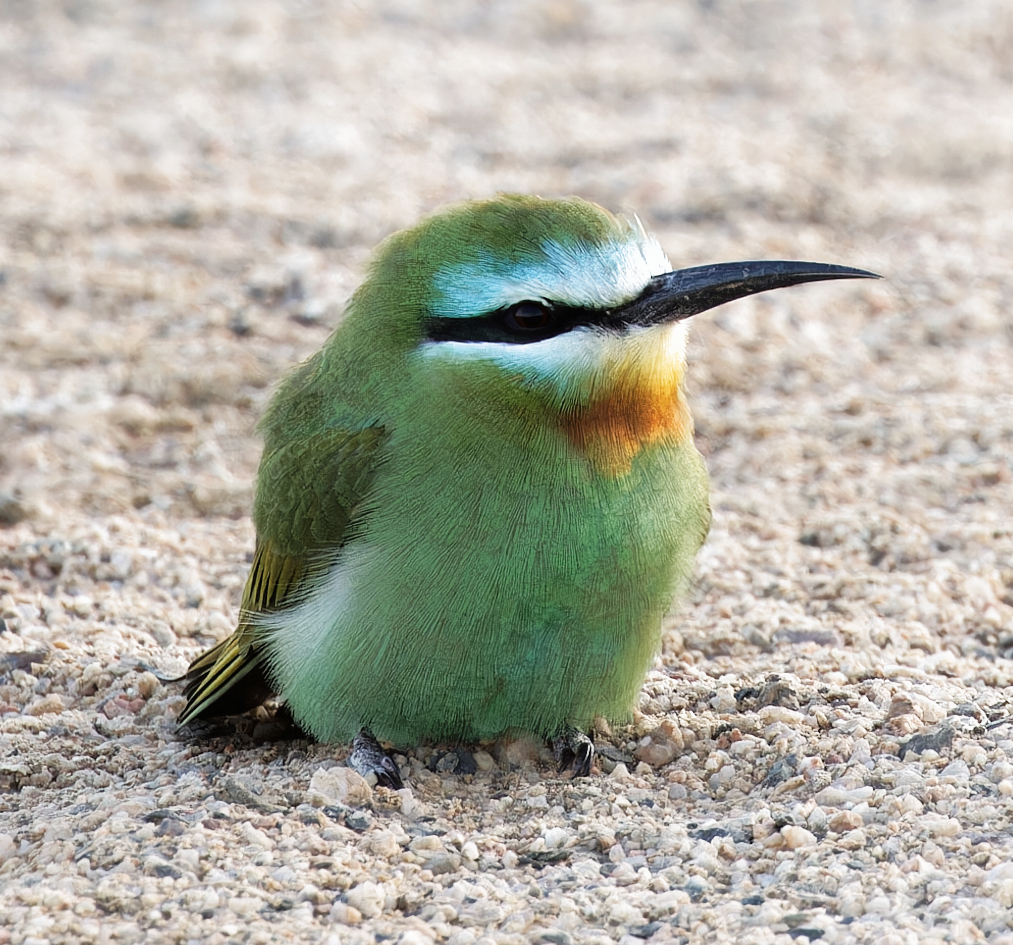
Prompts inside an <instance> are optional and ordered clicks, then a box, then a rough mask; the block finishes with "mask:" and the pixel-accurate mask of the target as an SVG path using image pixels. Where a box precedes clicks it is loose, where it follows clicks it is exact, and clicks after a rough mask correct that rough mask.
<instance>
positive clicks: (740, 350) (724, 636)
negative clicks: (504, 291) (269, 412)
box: [0, 0, 1013, 945]
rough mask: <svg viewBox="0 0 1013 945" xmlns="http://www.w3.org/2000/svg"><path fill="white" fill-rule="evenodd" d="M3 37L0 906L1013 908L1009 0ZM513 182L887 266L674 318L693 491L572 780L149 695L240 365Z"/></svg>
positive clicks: (449, 911)
mask: <svg viewBox="0 0 1013 945" xmlns="http://www.w3.org/2000/svg"><path fill="white" fill-rule="evenodd" d="M0 76H2V79H0V241H2V243H0V245H2V249H0V273H2V275H0V520H2V524H0V616H2V618H3V621H4V627H5V629H4V630H3V632H2V633H0V713H2V715H0V726H2V728H0V732H2V734H0V739H2V741H0V792H2V793H0V943H6V942H12V943H15V945H30V943H41V942H105V941H114V940H115V941H118V942H133V941H142V940H143V941H145V942H184V941H197V940H200V941H204V942H212V943H214V942H224V941H236V942H251V943H256V942H268V941H273V940H276V939H277V940H288V941H299V942H303V941H305V942H309V941H314V942H315V941H331V942H346V941H347V942H353V943H372V942H374V941H390V942H401V943H403V945H419V943H425V942H433V941H440V942H448V943H452V945H468V943H471V942H474V941H477V940H481V941H482V942H501V943H515V942H516V943H520V942H527V941H533V942H551V943H558V945H565V943H568V942H597V941H614V940H618V941H624V942H627V943H632V942H639V941H643V940H650V941H670V940H676V941H683V942H726V941H732V940H738V941H740V942H749V943H752V942H758V943H767V942H776V943H788V942H798V941H807V940H808V941H815V940H817V939H819V940H821V941H825V942H872V941H875V942H877V943H879V945H895V943H916V942H926V941H939V942H943V941H956V942H975V941H988V942H993V943H1000V942H1003V943H1010V942H1013V919H1011V918H1010V916H1011V915H1013V911H1011V907H1013V718H1011V707H1013V662H1011V660H1010V657H1011V655H1013V653H1011V650H1013V524H1011V519H1010V509H1011V505H1013V371H1011V370H1010V365H1011V359H1013V327H1011V325H1013V323H1011V319H1010V314H1009V309H1010V306H1011V304H1013V267H1011V265H1010V246H1011V245H1013V212H1011V208H1013V8H1011V7H1010V6H1009V4H1008V3H1007V2H1006V0H994V2H992V0H970V2H967V3H962V4H947V3H932V2H918V0H880V2H876V3H869V2H864V0H850V2H849V0H844V2H841V0H833V2H831V0H812V2H807V3H800V2H792V0H752V2H750V0H740V2H735V0H716V2H706V3H704V2H700V3H696V4H692V3H681V2H680V3H676V2H650V0H643V2H639V0H638V2H625V3H620V2H618V0H586V2H580V0H550V2H539V3H536V2H530V3H525V2H517V3H498V4H497V3H479V2H476V0H452V2H441V3H437V2H409V0H389V2H376V3H372V2H361V3H353V2H335V3H322V2H320V3H318V2H314V0H302V2H300V0H291V2H287V3H286V2H269V0H246V2H243V3H238V2H236V3H231V2H227V0H221V2H213V0H207V2H200V0H192V2H182V0H179V2H176V0H166V2H160V3H154V2H153V3H150V4H142V3H131V2H113V0H107V2H103V0H39V2H25V0H22V2H15V0H7V2H4V3H2V4H0ZM500 190H507V191H531V192H538V193H542V194H546V195H553V194H568V193H577V194H580V195H582V196H584V197H587V198H590V199H593V200H596V201H598V202H600V203H602V204H604V205H606V206H608V207H610V208H612V209H615V210H620V211H633V212H636V213H638V214H639V215H640V217H641V218H642V219H643V221H644V223H645V225H646V226H648V227H649V228H650V229H652V230H654V231H655V232H657V234H658V235H659V237H660V238H661V241H662V243H663V244H664V246H665V247H666V249H667V250H668V251H669V254H670V256H671V257H672V259H673V261H674V262H675V263H676V264H677V265H692V264H696V263H702V262H710V261H720V260H731V259H742V258H745V259H748V258H764V257H768V258H769V257H775V258H776V257H787V258H802V259H804V258H810V259H818V260H824V261H828V262H842V263H846V264H852V265H858V266H865V267H868V268H871V269H874V270H876V271H878V272H881V273H883V274H884V275H885V276H886V279H885V280H884V281H883V282H881V283H876V284H865V283H861V284H860V283H839V284H836V285H832V286H811V287H805V288H801V289H796V290H791V291H786V292H780V293H775V294H773V295H770V296H763V297H761V298H756V299H752V300H744V301H741V302H738V303H735V304H734V305H733V306H729V307H726V308H724V309H720V310H717V311H715V312H712V313H710V314H708V315H705V316H701V317H700V318H699V319H697V320H696V321H695V322H694V325H693V329H694V334H693V345H692V351H691V356H692V363H691V367H690V380H689V386H690V395H691V398H692V403H693V406H694V412H695V416H696V419H697V431H698V440H699V444H700V448H701V450H702V451H703V452H704V453H705V455H706V457H707V461H708V464H709V467H710V470H711V474H712V476H713V504H714V509H715V524H714V529H713V533H712V535H711V537H710V540H709V542H708V544H707V546H706V547H705V549H704V551H703V553H702V554H701V556H700V560H699V564H698V569H697V574H696V578H695V583H694V585H693V588H692V591H691V593H690V594H689V596H688V599H687V600H686V601H684V602H683V605H682V607H681V610H680V612H679V613H678V614H677V615H675V616H674V617H673V618H672V620H671V621H670V624H669V627H668V630H667V634H666V648H665V652H664V653H663V655H662V657H661V659H660V660H659V663H658V670H657V671H656V672H654V673H652V675H651V676H650V677H649V679H648V681H647V685H646V687H645V692H644V697H643V699H642V704H641V710H642V713H641V714H640V715H639V716H638V718H637V720H636V723H635V725H634V726H633V727H631V728H629V729H618V730H616V731H615V732H614V733H612V736H611V738H608V737H602V739H601V740H602V743H603V744H605V745H608V744H611V745H612V746H613V749H612V752H611V754H612V756H613V757H612V758H605V759H604V762H603V768H602V771H601V772H600V773H599V774H598V775H596V776H595V777H594V778H592V779H590V780H586V781H573V782H571V781H569V780H567V779H566V778H562V777H559V776H557V775H556V774H555V773H554V770H553V768H552V766H551V764H549V763H548V759H547V758H546V757H545V755H544V753H543V752H542V750H541V748H540V747H539V746H536V745H531V744H526V743H524V742H518V743H513V744H512V745H506V746H487V748H488V750H482V751H477V752H476V753H474V754H469V753H460V754H453V753H451V754H449V755H447V754H443V753H442V752H440V751H434V750H433V749H429V748H424V749H419V750H417V751H413V752H410V753H409V754H408V755H407V756H402V758H401V761H402V764H403V769H404V771H405V773H406V774H407V776H408V781H409V784H410V790H408V791H406V792H405V793H403V794H401V795H396V794H395V795H392V794H388V793H385V792H383V791H380V790H378V791H376V792H373V793H372V794H369V793H368V792H366V791H363V786H362V785H361V784H358V783H357V782H355V781H354V779H348V778H346V777H345V772H346V771H347V769H346V768H344V766H343V765H342V764H341V761H342V759H343V758H344V756H345V749H344V748H342V747H340V746H320V745H310V744H308V743H306V742H302V741H296V742H292V741H288V742H275V743H270V744H266V745H265V744H257V743H255V742H254V741H253V740H252V739H251V738H250V737H249V736H247V735H244V734H236V735H234V736H232V737H224V736H216V737H210V738H206V739H202V740H198V741H187V740H184V739H182V738H181V737H180V736H179V735H178V734H177V732H176V729H175V726H174V723H173V718H174V716H175V714H176V712H177V711H178V709H179V707H180V705H181V699H180V695H179V691H178V688H177V687H173V686H166V685H162V684H161V683H160V682H159V679H158V678H157V675H158V674H161V675H172V674H174V673H177V672H179V671H181V670H182V669H183V668H184V667H185V665H186V663H187V661H188V660H189V659H190V658H191V657H192V656H194V655H195V654H196V653H197V652H198V651H199V649H200V648H202V647H203V646H206V645H207V644H209V643H211V642H213V641H214V640H216V639H219V638H221V637H222V636H223V635H224V634H226V633H227V632H228V631H229V630H230V629H231V627H232V625H233V621H234V619H235V616H236V608H237V604H238V600H239V595H240V592H241V588H242V584H243V581H244V579H245V572H246V568H247V566H248V563H249V561H250V550H251V547H252V540H253V534H252V529H251V526H250V522H249V518H248V513H249V508H250V501H251V494H252V492H251V484H252V480H253V476H254V473H255V469H256V463H257V460H258V455H259V442H258V440H257V437H256V435H255V433H254V425H255V423H256V420H257V417H258V416H259V415H260V413H261V412H262V410H263V409H264V406H265V404H266V401H267V398H268V397H269V395H270V391H271V389H272V385H273V384H274V383H275V381H276V380H277V379H278V378H279V377H280V376H281V375H282V374H283V373H284V371H285V370H286V368H287V367H289V366H290V365H292V364H294V363H295V362H297V361H299V360H300V359H302V358H303V357H305V356H307V355H308V354H310V353H311V352H312V351H313V350H314V349H315V348H317V347H318V346H319V345H320V344H321V343H322V342H323V340H324V339H325V338H326V336H327V333H328V331H329V329H330V328H331V327H332V326H333V325H334V324H335V323H336V321H337V319H338V318H339V317H340V311H341V306H342V303H343V301H344V299H345V298H346V297H347V296H348V294H349V293H350V291H351V290H352V288H353V287H354V286H355V284H356V282H357V280H358V278H359V276H360V273H361V272H362V268H363V265H364V262H365V260H366V259H367V257H368V253H369V251H370V248H371V247H372V246H373V245H375V243H376V242H377V241H378V240H379V239H381V238H382V237H383V236H384V235H386V234H387V233H389V232H391V231H392V230H394V229H397V228H398V227H401V226H404V225H407V224H409V223H411V222H413V221H414V220H416V219H417V218H418V217H419V216H420V215H422V214H423V213H425V212H426V211H428V210H430V209H432V208H435V207H437V206H439V205H441V204H443V203H446V202H448V201H451V200H458V199H461V198H466V197H477V196H486V195H489V194H492V193H494V192H496V191H500ZM472 765H473V766H474V767H475V772H474V773H472V774H469V773H466V770H467V769H469V767H471V766H472Z"/></svg>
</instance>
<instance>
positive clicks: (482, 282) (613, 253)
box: [432, 233, 671, 318]
mask: <svg viewBox="0 0 1013 945" xmlns="http://www.w3.org/2000/svg"><path fill="white" fill-rule="evenodd" d="M541 249H542V253H541V257H540V258H535V259H532V260H531V261H529V262H526V263H523V264H520V265H516V264H515V265H509V264H507V263H505V262H504V261H503V260H501V259H497V258H496V257H494V256H492V255H487V256H486V257H485V258H483V259H482V260H481V261H480V262H478V263H473V262H472V263H463V264H459V265H455V266H447V267H446V268H444V269H441V270H440V271H439V272H437V273H436V277H435V280H434V282H435V288H436V297H435V298H434V300H433V303H432V313H433V315H435V316H437V317H440V318H468V317H471V316H475V315H483V314H485V313H486V312H493V311H496V310H497V309H501V308H506V307H507V306H510V305H513V304H515V303H517V302H523V301H525V300H527V299H533V300H538V299H545V300H547V301H552V302H559V303H562V304H565V305H576V306H586V307H589V308H611V307H612V306H614V305H621V304H622V303H623V302H628V301H630V299H634V298H636V297H637V296H638V295H639V294H640V293H641V292H642V291H643V289H644V286H646V285H647V283H648V282H649V281H650V280H651V277H652V276H657V275H661V273H663V272H668V271H669V270H670V269H671V264H670V263H669V261H668V257H666V256H665V252H664V250H663V249H662V248H661V245H660V244H659V243H658V241H657V240H656V239H654V238H653V237H651V236H647V235H646V234H642V233H634V234H631V236H630V238H629V239H627V240H623V241H616V242H611V243H604V244H594V243H585V242H576V243H561V242H558V241H556V240H549V241H547V242H545V243H543V244H542V248H541Z"/></svg>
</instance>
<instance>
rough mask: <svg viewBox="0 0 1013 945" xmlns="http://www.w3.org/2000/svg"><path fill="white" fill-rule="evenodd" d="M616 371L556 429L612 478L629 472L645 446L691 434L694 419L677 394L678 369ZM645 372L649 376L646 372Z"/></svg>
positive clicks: (679, 392) (679, 391)
mask: <svg viewBox="0 0 1013 945" xmlns="http://www.w3.org/2000/svg"><path fill="white" fill-rule="evenodd" d="M650 373H653V372H644V373H639V372H637V373H633V374H626V375H625V376H620V378H619V380H618V382H617V383H615V384H613V385H610V386H608V387H607V388H606V389H604V390H600V391H598V392H596V396H594V397H593V398H592V399H591V401H590V403H588V404H587V405H585V406H581V407H577V408H575V409H574V410H573V411H570V412H567V413H565V414H564V415H563V416H562V417H561V418H560V424H559V425H560V429H561V430H562V431H563V433H564V434H565V435H566V437H567V439H568V440H569V441H570V444H571V445H572V446H573V447H574V448H575V449H577V450H579V451H580V452H581V453H583V454H584V455H585V456H587V458H588V459H589V460H590V461H591V462H592V463H593V464H594V466H595V467H596V468H597V469H598V471H599V472H601V473H604V474H606V475H610V476H613V477H618V476H621V475H624V474H626V473H628V472H629V471H630V468H631V467H632V465H633V460H634V458H635V457H636V456H637V454H638V453H640V451H641V450H643V449H644V448H645V447H646V446H650V445H651V444H653V443H657V442H658V441H660V440H666V439H667V440H674V441H676V442H678V441H680V440H682V439H683V438H684V437H687V436H689V435H691V433H692V429H693V426H692V424H693V421H692V419H691V418H690V414H689V409H688V408H687V406H686V403H685V401H684V400H683V397H682V390H681V386H680V385H681V381H682V372H681V371H678V370H669V371H667V372H664V373H662V374H661V376H658V375H657V374H655V376H654V377H650V376H649V374H650ZM645 375H648V376H645Z"/></svg>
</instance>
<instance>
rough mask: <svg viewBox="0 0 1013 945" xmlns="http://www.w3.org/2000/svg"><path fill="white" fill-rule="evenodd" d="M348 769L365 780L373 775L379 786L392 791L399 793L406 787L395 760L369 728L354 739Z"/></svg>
mask: <svg viewBox="0 0 1013 945" xmlns="http://www.w3.org/2000/svg"><path fill="white" fill-rule="evenodd" d="M348 767H349V768H351V769H352V770H353V771H357V772H358V773H359V774H361V775H362V776H363V777H364V778H368V777H369V776H370V775H371V774H372V775H375V776H376V783H377V784H379V785H380V786H381V787H385V788H390V789H391V790H392V791H399V790H401V788H403V787H404V782H403V781H402V780H401V772H400V771H398V770H397V765H396V764H394V759H393V758H391V756H390V755H388V754H387V752H385V751H384V750H383V749H382V748H381V747H380V743H379V742H378V741H377V740H376V739H375V738H374V737H373V733H372V732H371V731H370V730H369V729H367V728H364V729H361V730H360V731H359V734H358V735H356V736H355V738H353V739H352V751H351V754H349V756H348Z"/></svg>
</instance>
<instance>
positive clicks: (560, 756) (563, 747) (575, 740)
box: [552, 725, 594, 778]
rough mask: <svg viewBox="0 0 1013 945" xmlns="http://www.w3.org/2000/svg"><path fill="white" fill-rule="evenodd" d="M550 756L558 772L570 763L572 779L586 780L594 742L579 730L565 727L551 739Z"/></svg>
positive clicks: (569, 726) (589, 773)
mask: <svg viewBox="0 0 1013 945" xmlns="http://www.w3.org/2000/svg"><path fill="white" fill-rule="evenodd" d="M552 755H553V757H554V758H555V759H556V761H557V762H558V763H559V770H560V771H562V770H563V769H564V768H565V767H566V766H567V765H568V764H570V763H571V762H572V765H573V767H572V771H573V777H575V778H587V777H590V775H591V762H592V761H594V742H593V741H591V739H590V738H588V736H587V735H585V734H584V733H583V732H582V731H580V729H576V728H574V727H573V726H572V725H567V726H565V727H564V728H562V729H560V730H559V732H558V734H557V735H556V737H555V738H553V739H552Z"/></svg>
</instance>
